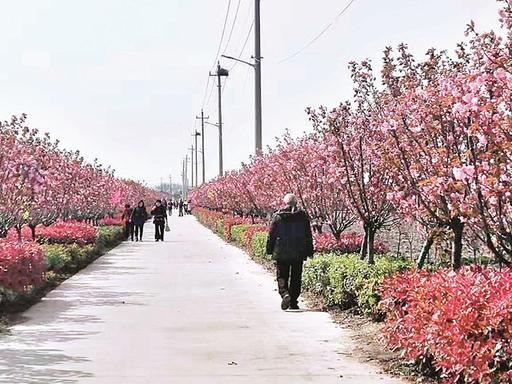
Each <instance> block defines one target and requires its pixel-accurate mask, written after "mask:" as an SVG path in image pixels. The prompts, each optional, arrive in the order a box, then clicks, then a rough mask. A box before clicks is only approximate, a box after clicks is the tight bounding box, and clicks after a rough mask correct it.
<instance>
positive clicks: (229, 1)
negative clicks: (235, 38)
mask: <svg viewBox="0 0 512 384" xmlns="http://www.w3.org/2000/svg"><path fill="white" fill-rule="evenodd" d="M230 9H231V0H228V7H227V10H226V17H225V18H224V25H223V26H222V34H221V36H220V41H219V47H218V48H217V53H216V54H215V60H214V61H213V65H212V69H213V68H215V64H216V62H217V60H218V58H219V54H220V50H221V48H222V43H223V42H224V36H225V34H226V26H227V24H228V19H229V11H230ZM209 85H210V74H208V80H207V81H206V86H205V89H204V96H203V105H202V108H204V107H205V105H206V104H205V102H206V95H207V94H208V86H209Z"/></svg>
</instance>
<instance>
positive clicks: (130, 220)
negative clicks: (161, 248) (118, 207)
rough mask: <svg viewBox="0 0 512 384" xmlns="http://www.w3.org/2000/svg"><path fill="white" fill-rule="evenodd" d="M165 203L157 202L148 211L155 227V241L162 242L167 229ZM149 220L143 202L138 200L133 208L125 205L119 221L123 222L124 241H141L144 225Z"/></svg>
mask: <svg viewBox="0 0 512 384" xmlns="http://www.w3.org/2000/svg"><path fill="white" fill-rule="evenodd" d="M167 209H168V208H167V202H166V201H165V200H164V201H163V202H162V200H157V201H156V202H155V204H154V205H153V207H152V208H151V210H150V214H151V216H153V224H154V225H155V241H164V232H165V231H166V229H167V228H168V226H169V225H168V222H167ZM148 218H149V213H148V211H147V209H146V205H145V204H144V201H143V200H140V201H139V202H138V204H137V206H136V207H135V208H132V207H131V205H130V204H125V206H124V211H123V214H122V216H121V220H123V222H124V230H125V232H124V234H125V238H126V240H128V239H131V241H134V240H135V241H142V236H143V233H144V224H145V223H146V221H147V220H148Z"/></svg>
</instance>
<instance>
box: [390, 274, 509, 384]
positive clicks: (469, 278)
mask: <svg viewBox="0 0 512 384" xmlns="http://www.w3.org/2000/svg"><path fill="white" fill-rule="evenodd" d="M383 298H384V299H383V301H382V302H381V305H382V306H383V308H384V309H385V310H386V312H387V320H386V325H385V328H384V334H385V337H386V339H387V341H388V343H389V345H390V346H391V347H394V348H396V347H398V348H400V349H402V350H403V354H404V356H405V357H406V358H407V359H409V360H411V361H419V362H422V363H423V364H426V363H430V364H431V365H432V367H433V368H434V369H436V371H437V372H438V373H439V374H440V377H441V378H442V379H443V380H444V383H448V384H455V383H491V382H500V383H504V382H510V380H511V379H512V370H511V369H510V366H511V365H512V271H511V270H510V269H506V270H503V271H499V270H496V269H494V268H483V267H477V266H471V267H466V268H463V269H461V270H460V271H459V272H458V273H455V272H453V271H450V270H439V271H437V272H435V273H429V272H425V271H416V270H410V271H407V272H405V273H403V274H398V275H395V276H394V277H392V278H388V279H387V280H385V282H384V284H383Z"/></svg>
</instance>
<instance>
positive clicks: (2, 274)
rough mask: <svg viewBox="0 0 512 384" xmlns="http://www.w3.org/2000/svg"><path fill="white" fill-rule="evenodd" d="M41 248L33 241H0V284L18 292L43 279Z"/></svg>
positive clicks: (43, 262) (37, 284)
mask: <svg viewBox="0 0 512 384" xmlns="http://www.w3.org/2000/svg"><path fill="white" fill-rule="evenodd" d="M45 269H46V265H45V260H44V256H43V251H42V249H41V248H40V247H39V246H38V245H37V244H35V243H33V242H28V241H27V242H25V241H23V242H18V241H10V240H1V241H0V286H1V287H3V288H5V289H8V290H11V291H14V292H18V293H22V292H25V291H26V290H27V289H28V288H29V287H31V286H34V287H36V286H39V285H41V284H42V283H43V281H44V272H45Z"/></svg>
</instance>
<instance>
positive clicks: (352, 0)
mask: <svg viewBox="0 0 512 384" xmlns="http://www.w3.org/2000/svg"><path fill="white" fill-rule="evenodd" d="M354 2H355V0H350V1H349V2H348V4H347V5H345V7H344V8H343V9H342V10H341V11H340V12H338V14H337V15H336V17H335V18H334V20H333V21H331V22H330V23H329V24H327V26H326V27H325V28H324V29H322V30H321V31H320V33H319V34H317V35H316V36H315V37H314V38H313V39H312V40H311V41H309V42H308V43H307V44H306V45H305V46H304V47H302V48H301V49H299V50H298V51H297V52H295V53H293V54H291V55H289V56H287V57H285V58H284V59H282V60H280V61H279V64H281V63H284V62H286V61H289V60H291V59H293V58H295V57H297V56H298V55H300V54H301V53H302V52H304V51H305V50H306V49H308V48H309V47H311V46H312V45H313V44H314V43H315V42H316V41H318V39H320V38H321V37H322V36H323V35H324V34H325V33H326V32H327V31H328V30H329V29H331V28H332V27H333V26H334V25H335V24H336V23H337V22H338V20H339V19H340V17H341V16H343V15H344V14H345V12H347V11H348V9H349V8H350V6H351V5H352V4H353V3H354Z"/></svg>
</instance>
